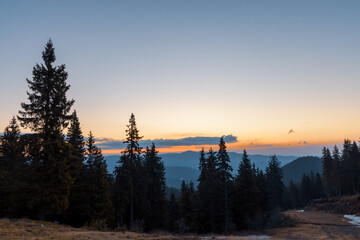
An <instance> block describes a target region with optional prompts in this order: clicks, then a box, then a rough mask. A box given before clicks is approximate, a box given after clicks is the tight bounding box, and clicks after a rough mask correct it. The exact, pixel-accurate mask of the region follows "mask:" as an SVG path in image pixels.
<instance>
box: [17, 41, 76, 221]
mask: <svg viewBox="0 0 360 240" xmlns="http://www.w3.org/2000/svg"><path fill="white" fill-rule="evenodd" d="M42 58H43V60H44V64H41V65H39V64H36V65H35V67H34V69H33V79H32V80H29V79H27V83H28V85H29V88H30V90H31V92H27V95H28V100H29V101H30V103H21V107H22V108H23V111H19V114H20V116H18V119H19V120H20V123H21V126H22V127H29V128H30V129H31V130H33V131H34V132H35V133H37V134H36V135H33V136H31V137H30V138H31V139H33V140H31V143H32V144H36V146H30V145H29V146H28V148H29V149H32V150H31V151H32V155H31V156H29V157H28V158H30V161H31V162H32V166H31V169H32V170H34V171H36V172H34V173H33V174H32V177H31V181H32V182H33V185H34V188H35V189H38V190H37V191H38V193H39V195H38V197H37V199H33V202H32V204H30V205H32V207H33V210H34V211H35V212H37V214H36V215H37V217H38V218H40V219H44V218H45V215H47V216H49V217H50V216H52V218H53V217H54V216H55V215H58V214H61V213H62V212H63V211H64V210H65V209H66V208H67V207H68V197H69V191H70V187H71V185H72V182H73V179H72V176H73V173H72V172H71V170H72V169H71V167H70V166H71V162H72V161H73V159H72V149H71V147H70V145H69V144H68V143H66V142H65V140H64V138H63V135H62V131H63V129H64V128H66V127H67V126H68V122H69V120H70V118H71V115H69V114H68V113H69V112H70V109H71V106H72V105H73V103H74V100H68V99H67V97H66V93H67V91H68V90H69V88H70V85H67V84H66V79H67V76H68V74H67V72H66V71H65V65H60V66H53V65H52V64H53V63H54V62H55V59H56V57H55V50H54V47H53V44H52V42H51V40H49V41H48V43H47V44H46V46H45V50H44V51H43V53H42ZM30 138H27V139H30ZM34 138H38V140H35V139H34ZM35 149H36V151H35Z"/></svg>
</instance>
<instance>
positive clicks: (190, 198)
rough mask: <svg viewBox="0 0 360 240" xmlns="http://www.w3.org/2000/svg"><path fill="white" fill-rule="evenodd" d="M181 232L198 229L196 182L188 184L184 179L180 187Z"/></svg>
mask: <svg viewBox="0 0 360 240" xmlns="http://www.w3.org/2000/svg"><path fill="white" fill-rule="evenodd" d="M180 192H181V194H180V199H179V207H180V221H181V222H180V224H179V225H180V226H179V228H180V229H179V231H180V232H189V231H195V230H196V225H197V224H196V209H195V202H196V197H195V189H194V183H193V182H190V183H189V184H186V183H185V181H184V180H183V181H182V183H181V189H180Z"/></svg>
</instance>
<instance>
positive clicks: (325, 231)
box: [0, 211, 360, 240]
mask: <svg viewBox="0 0 360 240" xmlns="http://www.w3.org/2000/svg"><path fill="white" fill-rule="evenodd" d="M285 214H287V215H288V216H290V217H291V218H292V219H293V220H294V221H295V227H286V228H274V229H270V230H267V231H265V233H264V232H262V233H251V234H249V235H247V234H246V233H242V236H231V237H223V236H199V235H186V236H179V235H170V234H167V233H150V234H145V233H133V232H99V231H91V230H88V229H85V228H72V227H69V226H64V225H60V224H55V223H50V222H41V221H33V220H26V219H20V220H10V219H0V239H1V240H18V239H19V240H20V239H28V240H50V239H54V240H55V239H57V240H73V239H74V240H75V239H76V240H124V239H136V240H140V239H144V240H165V239H169V240H180V239H181V240H185V239H188V240H195V239H229V240H234V239H360V228H359V227H356V226H354V225H352V224H350V223H349V222H348V219H345V218H344V215H341V214H331V213H326V212H319V211H305V212H301V211H288V212H286V213H285Z"/></svg>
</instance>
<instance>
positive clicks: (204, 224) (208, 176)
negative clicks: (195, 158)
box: [198, 148, 223, 232]
mask: <svg viewBox="0 0 360 240" xmlns="http://www.w3.org/2000/svg"><path fill="white" fill-rule="evenodd" d="M199 169H200V176H199V185H198V195H199V200H198V209H199V212H198V218H199V223H200V224H199V229H198V230H199V232H215V231H222V230H223V229H222V228H220V229H219V228H218V226H217V219H216V211H217V208H218V206H217V204H216V198H217V197H219V196H218V195H219V194H218V188H217V187H216V186H217V178H216V177H217V175H216V174H217V172H216V155H215V152H214V151H213V150H212V148H210V150H209V152H208V157H207V158H206V157H205V153H204V150H202V151H201V152H200V160H199ZM222 197H223V195H221V196H220V198H221V199H222ZM221 220H223V219H222V218H221Z"/></svg>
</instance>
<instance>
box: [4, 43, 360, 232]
mask: <svg viewBox="0 0 360 240" xmlns="http://www.w3.org/2000/svg"><path fill="white" fill-rule="evenodd" d="M42 58H43V61H44V63H42V64H36V65H35V67H34V68H33V72H32V74H33V78H32V80H29V79H27V83H28V86H29V91H28V92H27V95H28V103H21V108H22V110H20V111H19V115H18V116H17V118H15V117H13V118H12V120H11V121H10V124H9V126H8V127H6V129H5V131H4V135H3V136H2V137H1V139H0V217H5V216H6V217H16V218H20V217H29V218H34V219H42V220H50V221H55V220H56V221H59V222H62V223H66V224H70V225H72V226H76V227H80V226H84V225H87V226H91V227H94V228H97V229H105V228H111V229H114V228H119V229H129V230H131V231H135V230H142V231H151V230H154V229H165V230H169V231H175V232H190V231H191V232H201V233H205V232H229V231H234V230H244V229H258V228H264V227H267V226H271V225H272V224H276V223H277V222H279V221H281V216H280V215H279V210H280V209H283V208H284V207H287V206H288V205H289V204H288V203H289V202H290V201H289V200H288V198H286V197H284V196H286V195H285V193H288V192H289V191H288V188H285V187H284V184H283V182H282V171H281V168H280V162H279V160H278V159H277V157H276V156H275V155H274V156H271V157H270V160H269V164H268V166H267V168H266V170H265V172H263V171H261V170H259V169H258V168H256V167H255V165H254V164H253V163H251V161H250V159H249V157H248V155H247V153H246V151H245V150H244V153H243V158H242V160H241V162H240V165H239V167H238V169H237V173H236V174H233V173H232V172H233V169H232V167H231V165H230V158H229V156H228V153H227V149H226V144H225V142H224V139H223V138H220V142H219V150H218V151H214V150H213V149H209V151H208V152H206V153H205V151H204V149H203V150H202V151H201V152H200V156H199V169H200V176H199V178H198V186H197V187H195V186H194V183H192V182H190V183H185V182H183V183H182V185H181V189H180V196H179V198H176V197H175V195H174V194H172V195H171V196H170V198H169V199H167V198H166V182H165V167H164V163H163V162H162V160H161V158H160V157H159V155H158V151H157V149H156V146H155V145H154V144H152V145H151V146H148V147H146V149H142V148H141V147H140V145H139V141H140V140H141V139H142V136H141V135H140V133H139V130H138V129H137V125H136V121H135V116H134V115H133V114H131V117H130V120H129V124H128V125H127V130H126V140H125V141H124V143H125V144H126V148H125V149H124V150H123V151H122V154H121V157H120V159H119V161H118V165H117V166H116V168H115V171H114V173H108V171H107V165H106V162H105V160H104V157H103V155H102V152H101V150H100V148H99V147H97V146H96V144H95V136H94V135H93V133H92V132H90V133H89V135H88V137H87V139H85V137H84V136H83V133H82V131H81V127H80V121H79V118H78V116H77V113H76V111H72V110H71V109H72V106H73V104H74V100H73V99H68V98H67V96H66V94H67V91H68V90H69V89H70V85H68V84H67V83H66V80H67V76H68V74H67V72H66V71H65V65H60V66H53V63H54V62H55V60H56V57H55V50H54V47H53V44H52V42H51V40H49V41H48V42H47V44H46V46H45V50H44V51H43V52H42ZM20 126H21V127H24V128H29V129H30V130H31V131H32V133H31V134H21V133H20ZM355 145H356V144H355ZM353 148H354V147H353V146H352V145H351V144H350V145H349V149H350V150H349V152H347V151H345V153H346V154H345V155H344V151H343V156H342V157H341V159H345V158H346V157H347V156H348V158H349V160H342V161H341V162H340V163H341V164H340V165H341V166H343V168H337V169H344V170H343V173H344V175H341V176H343V177H344V178H341V180H339V181H340V183H344V184H345V183H346V184H349V183H351V184H352V185H351V186H355V187H353V188H350V187H347V188H345V187H344V188H339V189H338V188H335V189H333V188H334V187H333V186H337V185H333V183H332V182H331V183H330V182H329V181H330V180H331V181H335V179H337V178H335V177H333V176H334V174H335V172H336V171H335V167H334V166H335V165H334V164H337V163H336V161H335V160H334V159H335V157H336V156H337V155H333V156H330V158H331V161H330V160H329V161H330V162H331V164H330V165H331V166H332V167H331V168H329V169H332V170H331V171H330V170H329V171H330V172H329V171H328V170H327V169H328V168H324V169H325V170H324V174H323V180H324V182H325V185H324V193H326V194H328V195H329V196H330V195H331V194H334V193H335V192H336V193H338V192H339V191H340V192H341V194H345V193H353V192H355V191H357V190H358V187H359V186H358V182H359V179H358V178H357V177H356V176H357V175H356V173H357V172H356V171H357V170H358V169H359V166H357V168H356V170H355V168H354V169H352V171H351V172H347V171H349V168H348V166H350V163H353V162H354V160H353V154H354V153H353V150H351V149H353ZM356 149H357V154H358V155H359V149H358V148H357V147H356ZM325 152H326V151H325ZM358 155H357V156H358ZM330 158H329V159H330ZM339 159H340V157H339ZM346 159H347V158H346ZM327 161H328V160H325V158H324V160H323V162H324V166H325V165H326V164H328V163H327ZM326 166H327V165H326ZM336 166H337V165H336ZM345 166H346V168H345ZM351 166H353V165H351ZM345 169H348V170H346V174H345ZM328 174H330V175H331V177H330V178H329V180H326V179H328V178H327V176H328ZM345 175H346V178H345ZM313 178H314V179H315V180H314V181H315V182H316V181H317V180H318V176H316V178H315V177H312V176H310V179H313ZM311 181H312V180H311ZM320 181H321V179H320ZM340 183H339V184H340ZM294 186H295V188H297V185H296V184H293V187H294ZM339 186H340V185H339ZM341 186H342V185H341ZM344 186H345V185H344ZM294 192H296V191H294ZM315 192H316V191H315ZM294 202H296V201H295V200H294Z"/></svg>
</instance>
